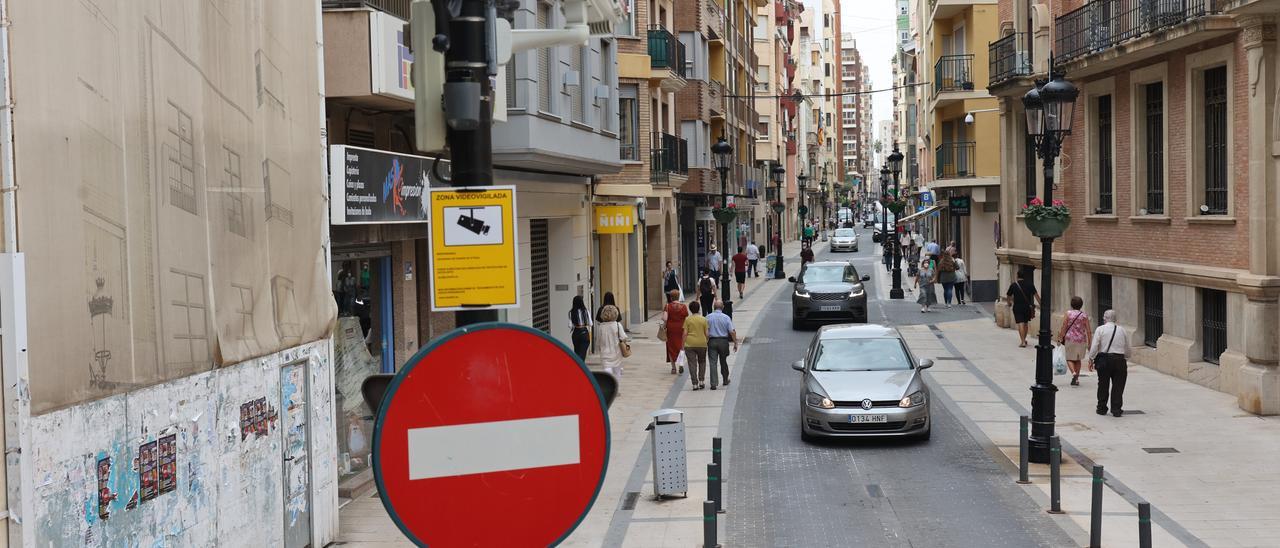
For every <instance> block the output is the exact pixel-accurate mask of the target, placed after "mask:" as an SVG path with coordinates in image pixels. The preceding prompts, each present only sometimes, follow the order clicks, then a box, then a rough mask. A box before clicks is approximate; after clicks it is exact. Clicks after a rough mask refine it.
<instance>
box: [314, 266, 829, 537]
mask: <svg viewBox="0 0 1280 548" xmlns="http://www.w3.org/2000/svg"><path fill="white" fill-rule="evenodd" d="M826 246H827V244H826V243H825V242H815V245H814V251H815V252H819V253H820V252H821V251H822V250H823V249H825V248H826ZM799 253H800V243H799V242H798V241H797V242H789V243H786V244H785V245H784V246H783V255H784V257H785V258H786V262H785V263H784V265H785V268H786V274H787V275H788V276H791V275H794V274H795V273H796V272H797V270H798V268H797V267H798V265H799ZM761 262H762V263H763V262H764V261H763V260H762V261H761ZM762 268H763V265H762ZM789 287H791V284H789V283H787V282H786V280H772V279H771V278H769V277H766V273H763V272H762V273H761V276H760V277H759V278H749V279H748V280H747V287H746V298H745V299H741V300H738V299H737V295H736V290H737V288H736V284H735V286H734V287H733V290H734V292H735V294H734V295H733V297H734V303H733V305H734V323H735V327H736V328H737V331H738V336H739V337H750V336H752V329H753V326H754V323H755V318H756V316H757V315H758V314H760V312H761V311H762V309H763V307H764V306H765V305H766V304H767V303H768V302H770V301H771V300H772V299H773V297H774V295H776V293H777V292H778V291H780V290H782V289H783V288H789ZM686 297H690V296H689V295H686ZM690 298H691V297H690ZM657 326H658V323H657V318H656V317H655V318H651V320H650V321H648V322H645V323H644V324H643V325H639V326H632V328H631V333H630V334H631V336H632V338H633V343H632V355H631V357H630V358H627V359H626V366H625V368H624V370H623V373H622V376H621V379H620V393H619V395H618V397H617V398H616V399H615V400H614V402H613V404H612V406H611V407H610V409H609V424H610V429H611V435H612V440H611V442H612V449H611V452H610V455H609V467H608V472H607V474H606V476H605V481H604V485H603V486H602V488H601V491H600V495H599V497H597V499H596V502H595V505H594V506H593V507H592V509H591V511H590V512H589V513H588V515H587V517H586V518H585V519H584V520H583V522H582V523H581V524H580V525H579V526H578V528H577V529H576V530H575V531H574V533H573V534H572V535H571V536H570V537H569V538H568V539H567V540H566V541H565V542H564V543H563V544H562V546H610V547H613V546H643V547H664V546H681V547H686V548H687V547H689V546H696V545H700V544H701V541H702V501H703V500H705V499H706V469H707V464H708V463H710V462H711V438H712V437H714V436H717V435H719V431H720V424H721V415H722V413H725V414H727V415H728V416H731V415H732V409H729V410H725V409H724V405H725V402H726V401H728V402H732V401H734V398H733V396H734V395H736V394H737V391H736V390H737V387H738V385H737V384H730V385H729V386H728V387H727V388H728V389H725V388H726V387H721V389H720V390H716V391H711V390H701V391H698V392H692V391H690V390H689V376H688V372H686V373H685V374H683V375H678V376H677V375H671V374H670V373H669V371H670V367H669V366H668V365H667V363H666V361H665V360H666V346H665V345H666V343H664V342H662V341H659V340H658V339H657ZM751 344H752V341H751V340H748V341H747V344H745V345H743V346H742V350H741V351H740V352H739V353H735V354H732V355H731V356H730V358H729V364H730V370H731V377H730V378H731V379H734V378H735V377H733V376H732V375H736V372H737V369H736V363H737V362H738V361H739V360H740V359H741V358H740V356H742V353H745V352H747V351H748V349H749V347H750V345H751ZM591 361H592V360H590V359H588V362H591ZM665 407H674V408H677V409H680V410H682V411H684V412H685V415H684V420H685V442H686V447H687V448H688V450H689V453H688V461H687V462H688V474H689V475H688V477H689V494H688V497H686V498H668V499H664V500H661V501H659V500H656V498H655V497H654V495H653V484H652V482H651V481H650V478H651V474H652V472H651V471H650V466H649V464H650V456H649V449H648V440H649V434H648V432H647V431H646V430H645V427H647V426H648V425H649V420H650V418H649V414H650V413H651V412H653V411H656V410H658V409H662V408H665ZM725 446H726V447H727V446H728V442H727V441H726V442H725ZM726 481H727V480H726ZM727 488H728V487H727V485H726V489H727ZM628 493H635V495H632V496H631V497H628V496H627V494H628ZM339 515H340V520H341V523H340V530H339V533H338V539H337V540H338V541H339V542H342V543H345V545H347V546H361V547H393V546H394V547H401V546H406V547H407V546H412V544H411V543H410V542H408V541H407V540H405V538H404V537H403V535H401V534H400V531H399V530H398V529H397V528H396V526H395V524H394V523H393V522H392V521H391V519H390V518H389V517H387V514H386V511H385V510H384V509H383V507H382V501H381V500H379V499H378V496H377V494H376V493H370V494H367V495H362V496H361V497H359V498H357V499H355V500H353V501H351V502H350V503H348V504H347V505H345V506H343V507H342V509H341V510H340V512H339ZM721 538H722V539H723V538H724V535H723V534H722V535H721Z"/></svg>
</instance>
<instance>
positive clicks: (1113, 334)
mask: <svg viewBox="0 0 1280 548" xmlns="http://www.w3.org/2000/svg"><path fill="white" fill-rule="evenodd" d="M1102 321H1103V324H1102V325H1100V326H1098V328H1097V329H1095V330H1094V331H1093V344H1092V345H1090V346H1089V356H1088V358H1089V369H1090V370H1097V372H1098V409H1097V411H1098V414H1099V415H1106V414H1107V397H1108V395H1110V397H1111V414H1112V415H1114V416H1117V417H1119V416H1120V415H1123V414H1124V409H1123V406H1124V383H1125V381H1126V380H1127V379H1128V378H1129V362H1128V358H1129V332H1128V331H1125V329H1124V328H1123V327H1120V326H1119V325H1118V324H1116V311H1115V310H1108V311H1106V312H1103V313H1102Z"/></svg>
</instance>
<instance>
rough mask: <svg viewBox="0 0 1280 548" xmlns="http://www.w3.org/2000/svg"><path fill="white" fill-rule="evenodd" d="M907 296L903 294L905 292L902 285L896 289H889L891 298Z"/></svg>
mask: <svg viewBox="0 0 1280 548" xmlns="http://www.w3.org/2000/svg"><path fill="white" fill-rule="evenodd" d="M906 297H907V296H906V295H905V294H903V292H902V288H901V287H899V288H896V289H890V290H889V298H890V299H905V298H906Z"/></svg>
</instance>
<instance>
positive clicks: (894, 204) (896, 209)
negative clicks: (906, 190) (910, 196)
mask: <svg viewBox="0 0 1280 548" xmlns="http://www.w3.org/2000/svg"><path fill="white" fill-rule="evenodd" d="M884 207H886V208H888V209H889V211H892V212H893V216H894V217H897V216H899V215H902V212H903V210H905V209H907V203H906V202H903V201H901V200H893V201H890V202H888V203H886V204H885V205H884Z"/></svg>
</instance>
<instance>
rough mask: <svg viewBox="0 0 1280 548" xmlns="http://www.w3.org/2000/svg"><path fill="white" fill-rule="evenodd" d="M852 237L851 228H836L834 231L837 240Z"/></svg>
mask: <svg viewBox="0 0 1280 548" xmlns="http://www.w3.org/2000/svg"><path fill="white" fill-rule="evenodd" d="M853 236H854V232H853V229H852V228H838V229H836V237H837V238H852V237H853Z"/></svg>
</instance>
